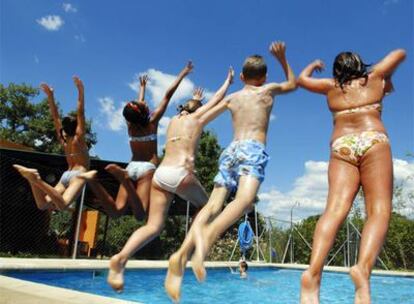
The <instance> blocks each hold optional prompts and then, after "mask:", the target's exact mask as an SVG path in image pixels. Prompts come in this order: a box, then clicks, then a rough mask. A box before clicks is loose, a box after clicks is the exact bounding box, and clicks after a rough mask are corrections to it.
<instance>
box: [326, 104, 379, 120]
mask: <svg viewBox="0 0 414 304" xmlns="http://www.w3.org/2000/svg"><path fill="white" fill-rule="evenodd" d="M370 110H377V111H378V112H380V113H381V111H382V102H376V103H372V104H369V105H365V106H360V107H355V108H350V109H346V110H342V111H335V112H332V114H333V117H334V118H336V117H338V116H339V115H344V114H353V113H360V112H366V111H370Z"/></svg>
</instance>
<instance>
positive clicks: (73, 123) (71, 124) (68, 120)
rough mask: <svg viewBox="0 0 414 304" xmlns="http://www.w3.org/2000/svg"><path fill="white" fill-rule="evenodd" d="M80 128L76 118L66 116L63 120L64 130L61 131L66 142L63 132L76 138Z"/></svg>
mask: <svg viewBox="0 0 414 304" xmlns="http://www.w3.org/2000/svg"><path fill="white" fill-rule="evenodd" d="M77 126H78V121H77V120H76V117H74V116H65V117H63V119H62V128H61V129H60V136H61V137H62V138H63V140H65V138H64V136H63V131H65V134H66V135H67V136H70V137H72V136H75V134H76V127H77Z"/></svg>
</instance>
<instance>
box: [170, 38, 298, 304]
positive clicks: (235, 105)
mask: <svg viewBox="0 0 414 304" xmlns="http://www.w3.org/2000/svg"><path fill="white" fill-rule="evenodd" d="M270 52H271V54H272V55H273V56H274V57H275V58H276V59H277V60H278V61H279V63H280V64H281V66H282V68H283V71H284V73H285V75H286V78H287V81H285V82H282V83H269V84H265V82H266V76H264V77H261V78H260V79H246V78H245V77H244V76H243V75H240V78H241V80H242V81H243V82H244V84H245V86H244V88H243V89H242V90H240V91H238V92H235V93H233V94H231V95H229V96H228V97H226V99H225V103H224V104H223V109H222V110H221V111H224V110H230V112H231V114H232V119H233V128H234V140H246V139H253V140H257V141H260V142H262V143H265V142H266V134H267V128H268V124H269V116H270V112H271V110H272V106H273V98H274V96H276V95H278V94H283V93H287V92H290V91H292V90H294V89H295V88H296V81H295V76H294V74H293V71H292V69H291V68H290V66H289V64H288V63H287V60H286V56H285V45H284V43H282V42H277V43H276V42H275V43H272V44H271V46H270ZM259 185H260V182H259V180H258V179H256V178H255V177H252V176H241V177H240V180H239V187H238V190H237V193H236V198H235V200H233V201H232V202H231V203H230V204H228V205H227V206H226V208H225V209H224V210H223V212H221V213H220V214H218V215H217V214H216V213H218V212H220V210H221V209H222V207H223V204H224V202H225V200H226V198H227V196H228V194H229V190H228V189H227V188H225V187H223V186H219V185H216V186H215V187H214V189H213V192H212V193H211V196H210V198H209V200H208V202H207V204H206V205H205V206H204V208H203V209H202V210H201V211H200V212H199V214H198V215H197V218H196V220H195V221H194V223H193V225H192V227H191V229H190V233H189V234H188V235H187V237H186V239H185V240H184V242H183V244H182V245H181V247H180V249H179V250H178V251H177V252H176V253H174V254H173V255H172V256H171V258H170V265H169V274H170V273H171V272H174V274H175V279H174V280H170V281H169V276H168V275H167V279H166V284H165V285H166V286H165V287H166V290H167V293H168V294H169V296H170V297H171V298H172V299H173V300H175V301H178V300H179V298H180V289H181V283H182V276H183V269H184V268H183V267H184V266H185V263H186V261H187V259H188V257H189V256H190V255H191V254H192V261H191V265H192V267H193V271H194V274H195V275H196V277H197V279H198V280H199V281H202V280H204V278H205V269H204V265H203V263H204V259H205V257H206V255H207V253H208V251H209V249H210V247H211V246H212V244H213V243H214V241H215V240H216V239H217V237H218V236H219V235H220V234H222V233H223V232H224V231H226V230H227V229H228V227H230V226H231V225H232V224H233V223H235V222H236V221H237V220H238V219H239V218H240V217H241V216H242V215H243V214H244V212H245V211H246V210H248V209H250V208H251V206H252V204H253V202H254V199H255V197H256V194H257V191H258V189H259ZM212 214H214V216H212ZM193 240H194V241H195V249H194V248H193V247H194V246H193V242H194V241H193ZM193 251H194V253H193ZM180 268H181V269H180ZM177 269H180V271H176V270H177Z"/></svg>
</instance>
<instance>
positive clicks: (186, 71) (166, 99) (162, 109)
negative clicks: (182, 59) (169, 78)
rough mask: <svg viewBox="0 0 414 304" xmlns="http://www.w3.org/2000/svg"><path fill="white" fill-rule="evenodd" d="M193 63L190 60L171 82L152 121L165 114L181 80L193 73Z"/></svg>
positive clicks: (156, 120)
mask: <svg viewBox="0 0 414 304" xmlns="http://www.w3.org/2000/svg"><path fill="white" fill-rule="evenodd" d="M193 67H194V66H193V63H192V62H191V61H189V62H188V63H187V65H186V66H185V67H184V69H182V71H181V72H180V74H178V76H177V78H176V79H175V81H174V82H173V83H172V84H171V86H170V87H169V88H168V90H167V92H165V95H164V98H163V99H162V101H161V102H160V104H159V106H158V107H157V108H156V109H155V111H154V113H153V114H152V116H151V122H158V121H159V120H160V119H161V117H162V116H163V115H164V113H165V111H166V110H167V106H168V103H169V102H170V100H171V97H172V96H173V94H174V92H175V91H176V90H177V88H178V86H179V84H180V83H181V81H182V80H183V79H184V78H185V77H186V76H187V75H188V74H190V73H191V71H192V70H193Z"/></svg>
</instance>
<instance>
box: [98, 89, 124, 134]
mask: <svg viewBox="0 0 414 304" xmlns="http://www.w3.org/2000/svg"><path fill="white" fill-rule="evenodd" d="M98 101H99V103H100V105H101V109H100V112H101V113H102V114H104V115H105V118H106V124H105V125H106V127H107V128H109V129H110V130H112V131H120V130H121V129H123V128H124V127H125V122H124V117H123V116H122V110H123V108H124V106H125V104H121V105H120V106H119V107H118V108H116V106H115V102H114V100H113V99H112V98H111V97H102V98H99V99H98Z"/></svg>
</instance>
